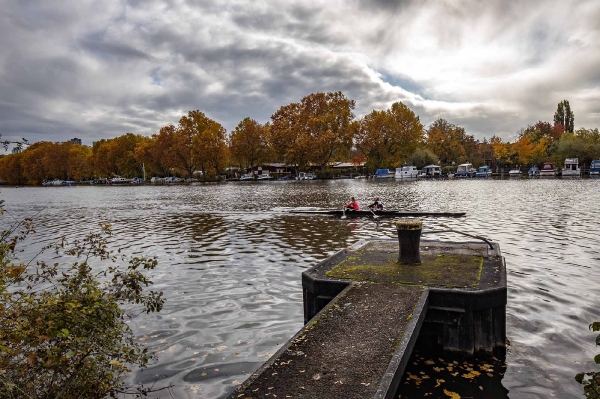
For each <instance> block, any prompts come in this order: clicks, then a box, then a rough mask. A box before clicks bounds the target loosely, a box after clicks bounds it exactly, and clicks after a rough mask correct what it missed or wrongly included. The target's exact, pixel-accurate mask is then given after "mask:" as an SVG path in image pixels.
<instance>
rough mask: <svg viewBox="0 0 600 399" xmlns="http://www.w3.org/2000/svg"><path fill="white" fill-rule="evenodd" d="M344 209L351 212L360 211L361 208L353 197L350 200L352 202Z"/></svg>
mask: <svg viewBox="0 0 600 399" xmlns="http://www.w3.org/2000/svg"><path fill="white" fill-rule="evenodd" d="M344 209H346V210H349V211H359V210H360V206H359V205H358V202H356V199H355V198H354V197H352V198H350V202H349V203H347V204H346V205H344Z"/></svg>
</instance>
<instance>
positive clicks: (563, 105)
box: [554, 100, 575, 133]
mask: <svg viewBox="0 0 600 399" xmlns="http://www.w3.org/2000/svg"><path fill="white" fill-rule="evenodd" d="M574 122H575V116H574V115H573V112H572V111H571V106H570V105H569V101H567V100H562V101H561V102H559V103H558V106H557V108H556V112H555V113H554V126H557V125H562V126H564V128H565V132H569V133H573V131H574V126H575V125H574Z"/></svg>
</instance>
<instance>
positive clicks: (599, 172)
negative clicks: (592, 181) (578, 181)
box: [590, 159, 600, 176]
mask: <svg viewBox="0 0 600 399" xmlns="http://www.w3.org/2000/svg"><path fill="white" fill-rule="evenodd" d="M590 176H600V159H596V160H593V161H592V164H591V165H590Z"/></svg>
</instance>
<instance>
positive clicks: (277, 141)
mask: <svg viewBox="0 0 600 399" xmlns="http://www.w3.org/2000/svg"><path fill="white" fill-rule="evenodd" d="M301 114H302V106H301V104H299V103H291V104H288V105H284V106H282V107H280V108H279V109H278V110H277V111H276V112H275V113H274V114H273V115H272V116H271V122H272V123H271V130H270V132H269V136H268V137H269V145H270V147H271V148H272V150H273V153H274V156H275V157H276V158H277V159H278V160H281V161H284V162H286V163H287V164H289V165H296V172H298V170H299V169H303V168H305V167H306V166H308V163H309V161H310V157H311V147H310V139H309V137H308V136H307V135H306V134H305V132H306V131H305V129H303V126H302V123H301Z"/></svg>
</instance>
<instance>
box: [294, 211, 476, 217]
mask: <svg viewBox="0 0 600 399" xmlns="http://www.w3.org/2000/svg"><path fill="white" fill-rule="evenodd" d="M290 213H297V214H304V215H329V216H348V217H364V216H370V217H373V216H380V217H422V216H434V217H435V216H437V217H454V218H459V217H463V216H465V215H466V212H417V211H415V212H413V211H392V210H383V211H378V210H373V211H370V210H368V211H364V210H363V211H350V210H346V211H344V210H342V209H327V210H315V211H309V210H297V211H295V210H294V211H290Z"/></svg>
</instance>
